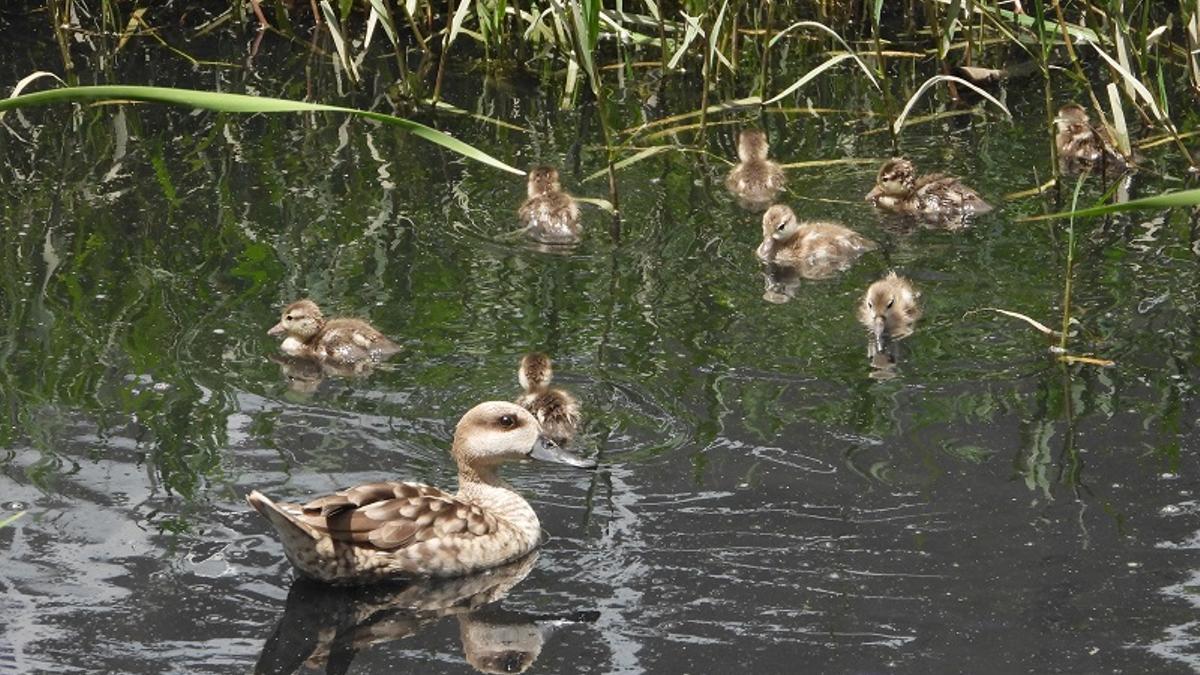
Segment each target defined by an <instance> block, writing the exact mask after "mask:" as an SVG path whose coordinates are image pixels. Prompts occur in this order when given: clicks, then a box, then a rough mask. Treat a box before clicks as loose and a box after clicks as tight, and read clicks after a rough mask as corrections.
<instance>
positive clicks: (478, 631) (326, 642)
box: [255, 551, 598, 673]
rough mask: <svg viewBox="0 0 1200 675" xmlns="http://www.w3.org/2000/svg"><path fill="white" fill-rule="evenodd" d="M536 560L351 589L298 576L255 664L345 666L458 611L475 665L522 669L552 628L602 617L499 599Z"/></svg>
mask: <svg viewBox="0 0 1200 675" xmlns="http://www.w3.org/2000/svg"><path fill="white" fill-rule="evenodd" d="M536 561H537V552H536V551H535V552H534V553H531V554H530V555H528V556H526V557H524V558H521V559H519V560H516V561H514V562H512V563H509V564H507V565H503V566H501V567H497V568H493V569H491V570H488V571H486V572H482V573H479V574H474V575H471V576H466V577H459V578H455V579H442V580H434V579H425V580H421V581H414V582H410V583H406V584H402V585H384V586H371V587H358V588H352V589H346V588H331V587H329V586H327V585H325V584H321V583H317V582H313V581H310V580H306V579H298V580H296V581H295V582H294V583H293V584H292V588H291V590H290V591H289V592H288V597H287V604H286V606H285V609H284V613H283V617H282V618H280V620H279V623H278V624H277V625H276V626H275V630H274V632H273V633H272V635H271V637H269V638H268V639H267V641H266V643H265V644H264V645H263V650H262V653H261V654H260V656H259V659H258V663H257V665H256V667H255V672H257V673H295V672H299V671H301V670H320V669H322V668H323V669H324V671H325V672H326V673H345V672H348V670H349V669H350V664H351V663H352V662H353V660H354V657H355V656H356V655H357V654H358V653H359V652H360V651H362V650H364V649H367V648H371V647H374V646H375V645H380V644H383V643H386V642H391V641H393V640H399V639H401V638H407V637H411V636H413V635H416V634H418V633H420V632H421V631H422V630H424V629H426V628H428V627H429V626H432V625H433V624H435V623H437V622H438V621H440V620H441V619H443V618H445V617H447V616H454V617H455V618H457V620H458V623H459V635H460V638H461V640H462V646H463V653H464V656H465V657H466V660H467V663H469V664H471V665H472V666H473V667H474V668H475V669H477V670H479V671H480V672H485V673H519V672H524V671H525V670H527V669H528V668H529V666H531V665H532V664H533V663H534V662H535V661H536V660H537V658H538V656H539V655H540V654H541V651H542V647H543V645H544V644H545V641H546V639H547V638H548V637H549V636H550V634H551V633H552V631H553V630H554V629H555V628H557V627H559V626H561V625H563V624H565V623H590V622H594V621H595V620H596V618H597V617H598V613H596V612H575V613H570V614H564V615H561V616H555V615H531V614H525V613H520V612H512V611H506V610H504V609H501V608H500V607H499V606H497V605H496V603H498V602H499V601H500V600H501V599H502V598H504V597H505V596H506V595H507V594H508V592H509V591H510V590H511V589H512V588H513V587H514V586H516V585H517V584H518V583H520V582H521V581H522V580H523V579H524V578H525V577H526V576H527V575H528V574H529V572H530V570H532V569H533V566H534V563H535V562H536Z"/></svg>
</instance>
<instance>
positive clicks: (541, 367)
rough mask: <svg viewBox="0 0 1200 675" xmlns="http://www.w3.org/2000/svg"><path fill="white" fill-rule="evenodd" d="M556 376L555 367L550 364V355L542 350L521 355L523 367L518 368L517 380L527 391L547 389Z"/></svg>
mask: <svg viewBox="0 0 1200 675" xmlns="http://www.w3.org/2000/svg"><path fill="white" fill-rule="evenodd" d="M553 378H554V369H553V368H552V367H551V366H550V357H549V356H546V355H545V354H543V353H541V352H532V353H530V354H526V355H525V356H522V357H521V367H520V368H518V369H517V380H518V381H519V382H520V383H521V388H522V389H524V390H525V391H535V390H538V389H545V388H546V387H548V386H550V380H551V379H553Z"/></svg>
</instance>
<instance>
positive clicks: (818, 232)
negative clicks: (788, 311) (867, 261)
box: [755, 204, 878, 279]
mask: <svg viewBox="0 0 1200 675" xmlns="http://www.w3.org/2000/svg"><path fill="white" fill-rule="evenodd" d="M876 248H878V244H876V243H875V242H873V241H871V240H870V239H867V238H866V237H864V236H862V235H861V234H859V233H857V232H855V231H854V230H851V229H850V228H847V227H844V226H842V225H839V224H837V223H831V222H823V221H800V220H797V219H796V214H795V213H794V212H793V211H792V209H791V208H789V207H788V206H785V205H783V204H776V205H775V206H772V207H771V208H769V209H767V212H766V213H764V214H763V240H762V243H761V244H759V246H758V250H757V251H756V252H755V253H756V254H757V255H758V257H759V259H761V260H762V261H763V262H766V263H774V264H776V265H782V266H788V267H792V268H794V269H795V271H796V273H797V274H799V275H800V276H801V277H804V278H805V279H828V278H829V277H832V276H833V275H835V274H837V273H838V272H841V271H843V270H845V269H847V268H849V267H850V265H851V264H853V263H854V261H855V260H857V259H858V258H859V256H861V255H862V254H863V253H866V252H867V251H873V250H875V249H876Z"/></svg>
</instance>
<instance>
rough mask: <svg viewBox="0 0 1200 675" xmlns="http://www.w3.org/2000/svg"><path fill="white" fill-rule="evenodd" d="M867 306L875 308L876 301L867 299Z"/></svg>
mask: <svg viewBox="0 0 1200 675" xmlns="http://www.w3.org/2000/svg"><path fill="white" fill-rule="evenodd" d="M867 307H869V308H871V309H875V303H873V302H871V301H870V300H868V301H867Z"/></svg>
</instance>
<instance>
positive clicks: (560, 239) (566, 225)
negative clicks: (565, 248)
mask: <svg viewBox="0 0 1200 675" xmlns="http://www.w3.org/2000/svg"><path fill="white" fill-rule="evenodd" d="M527 190H528V192H529V198H528V199H526V200H525V203H524V204H522V205H521V208H520V209H518V210H517V216H518V218H520V221H521V226H522V227H523V228H524V229H525V233H526V235H527V236H528V237H529V238H530V239H533V240H534V241H537V242H540V243H542V244H576V243H578V242H579V240H580V239H582V238H583V226H582V225H580V223H579V205H578V204H576V203H575V199H574V198H573V197H571V195H569V194H567V193H566V192H563V189H562V185H561V184H560V183H559V180H558V169H555V168H554V167H552V166H537V167H534V168H532V169H530V170H529V183H528V185H527Z"/></svg>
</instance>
